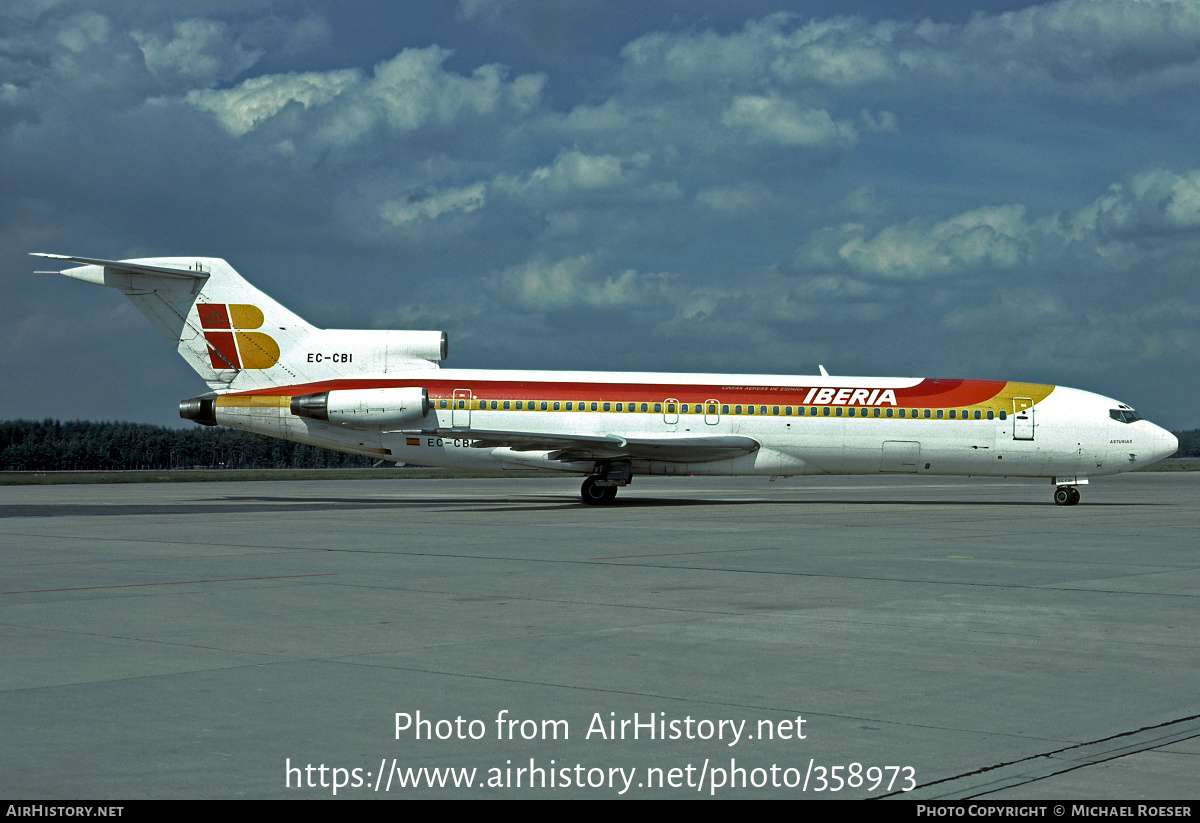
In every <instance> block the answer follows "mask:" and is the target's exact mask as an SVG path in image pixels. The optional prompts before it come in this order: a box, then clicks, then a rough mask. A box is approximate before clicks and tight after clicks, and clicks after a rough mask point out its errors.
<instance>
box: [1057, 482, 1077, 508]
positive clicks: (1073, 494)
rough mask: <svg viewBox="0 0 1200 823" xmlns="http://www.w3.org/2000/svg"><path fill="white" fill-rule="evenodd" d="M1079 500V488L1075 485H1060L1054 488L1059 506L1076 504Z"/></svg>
mask: <svg viewBox="0 0 1200 823" xmlns="http://www.w3.org/2000/svg"><path fill="white" fill-rule="evenodd" d="M1078 502H1079V489H1077V488H1076V487H1075V486H1059V487H1058V488H1057V489H1055V490H1054V503H1055V505H1057V506H1074V505H1075V504H1076V503H1078Z"/></svg>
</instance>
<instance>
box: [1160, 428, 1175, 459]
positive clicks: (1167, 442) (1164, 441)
mask: <svg viewBox="0 0 1200 823" xmlns="http://www.w3.org/2000/svg"><path fill="white" fill-rule="evenodd" d="M1158 438H1159V441H1160V446H1159V448H1158V449H1156V450H1155V452H1154V459H1155V460H1162V459H1163V458H1164V457H1170V456H1171V455H1173V454H1174V453H1175V452H1177V451H1179V438H1178V437H1176V436H1175V435H1173V434H1171V433H1170V432H1169V431H1167V430H1166V429H1159V430H1158Z"/></svg>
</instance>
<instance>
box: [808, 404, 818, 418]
mask: <svg viewBox="0 0 1200 823" xmlns="http://www.w3.org/2000/svg"><path fill="white" fill-rule="evenodd" d="M808 415H809V417H816V416H817V407H816V406H813V407H812V408H810V409H809V410H808Z"/></svg>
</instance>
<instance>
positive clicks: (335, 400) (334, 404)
mask: <svg viewBox="0 0 1200 823" xmlns="http://www.w3.org/2000/svg"><path fill="white" fill-rule="evenodd" d="M291 410H292V414H294V415H296V416H298V417H307V418H309V419H311V420H325V421H328V422H330V423H337V424H340V425H343V426H346V425H356V424H357V425H369V426H409V425H416V424H418V423H420V422H421V420H422V419H423V418H424V417H425V415H426V414H428V413H429V393H428V392H427V391H426V390H425V389H422V388H417V387H415V386H411V387H405V388H391V389H331V390H330V391H323V392H317V393H316V394H301V395H298V396H296V397H293V398H292V402H291Z"/></svg>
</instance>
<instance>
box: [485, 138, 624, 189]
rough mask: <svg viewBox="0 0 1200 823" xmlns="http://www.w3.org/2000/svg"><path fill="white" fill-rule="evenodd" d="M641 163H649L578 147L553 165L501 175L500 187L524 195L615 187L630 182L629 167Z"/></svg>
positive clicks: (564, 154) (557, 159) (497, 179)
mask: <svg viewBox="0 0 1200 823" xmlns="http://www.w3.org/2000/svg"><path fill="white" fill-rule="evenodd" d="M639 164H640V165H644V164H645V158H644V157H642V158H635V159H634V160H632V161H622V159H621V158H620V157H617V156H616V155H612V154H586V153H584V152H581V151H579V150H577V149H570V150H566V149H564V150H562V151H560V152H559V153H558V156H557V157H555V158H554V162H553V163H551V164H550V165H549V166H539V167H538V168H536V169H534V170H533V171H531V172H529V173H527V174H522V175H506V174H502V175H499V176H498V177H497V178H496V187H497V188H498V189H500V190H502V191H505V192H508V193H510V194H517V195H521V196H528V195H533V194H537V193H539V192H541V193H545V192H554V193H563V192H570V191H596V190H600V189H611V188H615V187H617V186H620V185H624V184H627V183H628V182H630V180H631V179H632V175H631V173H630V171H629V168H630V167H631V166H635V165H639Z"/></svg>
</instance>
